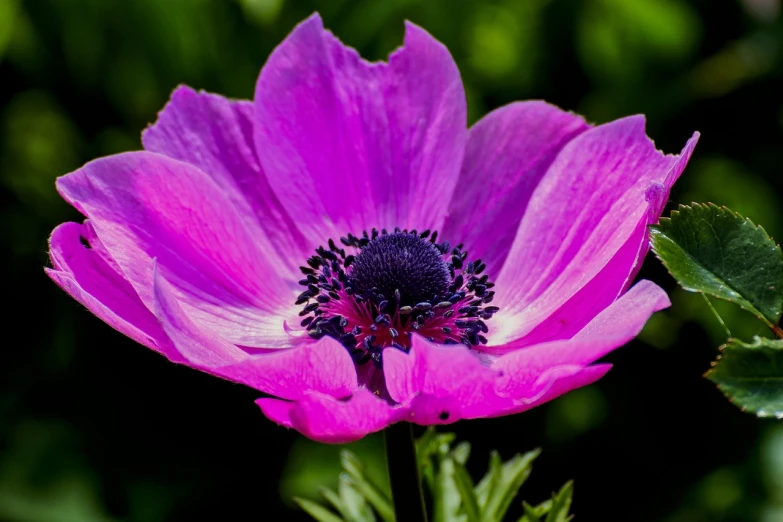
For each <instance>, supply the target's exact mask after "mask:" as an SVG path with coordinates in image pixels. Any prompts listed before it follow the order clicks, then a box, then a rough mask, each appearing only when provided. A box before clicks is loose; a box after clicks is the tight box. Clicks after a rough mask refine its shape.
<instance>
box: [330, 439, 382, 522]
mask: <svg viewBox="0 0 783 522" xmlns="http://www.w3.org/2000/svg"><path fill="white" fill-rule="evenodd" d="M340 462H341V463H342V465H343V469H345V471H346V473H347V474H348V477H349V478H350V483H351V485H352V486H353V487H354V488H356V490H357V491H358V492H359V493H361V494H362V495H363V496H364V498H366V499H367V502H369V503H370V505H372V507H373V508H375V511H377V512H378V515H380V517H381V519H383V520H384V522H396V521H395V516H394V507H393V506H392V503H391V500H390V499H389V498H388V497H387V496H386V494H385V493H384V492H383V490H382V489H381V488H380V487H379V486H378V485H377V484H375V483H373V482H372V481H371V480H370V479H369V478H368V477H367V476H366V475H365V473H364V466H363V465H362V463H361V462H360V461H359V459H357V458H356V455H354V454H353V453H351V452H350V451H342V452H341V453H340Z"/></svg>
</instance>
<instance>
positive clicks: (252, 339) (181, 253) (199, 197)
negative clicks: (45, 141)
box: [57, 152, 296, 348]
mask: <svg viewBox="0 0 783 522" xmlns="http://www.w3.org/2000/svg"><path fill="white" fill-rule="evenodd" d="M57 188H58V190H59V191H60V193H61V194H62V195H63V197H64V198H65V199H66V200H67V201H68V202H70V203H71V204H72V205H73V206H74V207H76V208H77V209H78V210H80V211H81V212H82V213H83V214H84V215H86V216H88V217H89V218H90V220H91V222H92V225H93V227H94V228H95V230H96V233H97V234H98V236H99V237H100V239H101V241H102V242H103V244H104V245H105V246H106V249H107V251H108V252H109V253H110V254H111V257H112V258H113V259H114V260H115V261H116V262H117V264H118V265H119V267H120V269H121V270H122V272H123V274H124V276H125V277H126V278H127V280H128V281H129V282H130V283H131V285H133V287H134V289H135V290H136V292H137V293H138V295H139V297H140V298H141V300H142V302H143V303H144V304H145V306H146V307H147V308H150V309H152V308H153V306H154V296H153V292H152V271H153V270H152V266H153V263H152V260H153V259H157V263H158V267H159V269H160V270H161V272H162V273H163V275H164V277H165V278H166V279H167V280H168V281H171V282H172V284H173V286H174V287H175V292H176V293H177V295H178V298H179V299H180V301H181V302H182V304H183V306H185V307H186V308H187V311H188V313H189V314H190V315H192V316H193V317H194V318H196V319H197V320H198V321H199V322H201V323H203V324H205V325H208V326H209V327H210V328H212V329H213V330H214V331H215V332H217V333H220V334H221V335H222V336H223V337H225V338H226V339H228V340H229V341H231V342H235V343H238V344H242V345H246V346H261V347H270V348H274V347H289V346H291V338H290V336H289V335H288V334H287V333H285V331H284V329H283V322H284V320H285V319H286V318H287V317H289V316H290V315H292V314H293V315H295V313H296V310H295V308H294V307H293V303H292V296H293V295H294V290H293V289H291V288H290V287H288V286H287V284H286V282H285V281H284V280H283V279H281V278H280V277H279V276H277V269H278V268H279V267H277V266H275V265H272V264H270V261H269V259H268V256H267V255H265V253H264V252H265V251H268V250H269V249H270V248H271V245H270V244H269V243H268V241H267V240H266V238H265V236H264V235H263V233H262V231H261V230H260V229H257V230H255V231H253V232H252V233H251V231H249V230H248V229H247V226H246V223H245V222H244V221H243V220H242V219H241V217H240V216H239V215H238V214H237V213H236V212H235V210H234V209H233V206H232V203H231V201H230V199H229V198H228V197H227V196H226V194H224V193H223V192H222V191H221V189H220V188H219V187H218V186H217V185H216V184H215V182H214V181H213V180H212V179H210V178H209V177H208V176H207V175H206V174H204V173H203V172H202V171H201V170H199V169H197V168H195V167H193V166H191V165H189V164H186V163H182V162H180V161H176V160H173V159H170V158H168V157H165V156H161V155H158V154H153V153H149V152H135V153H126V154H119V155H116V156H110V157H107V158H103V159H99V160H96V161H93V162H91V163H88V164H87V165H85V166H84V167H82V168H81V169H79V170H77V171H75V172H73V173H71V174H69V175H67V176H64V177H62V178H59V179H58V181H57Z"/></svg>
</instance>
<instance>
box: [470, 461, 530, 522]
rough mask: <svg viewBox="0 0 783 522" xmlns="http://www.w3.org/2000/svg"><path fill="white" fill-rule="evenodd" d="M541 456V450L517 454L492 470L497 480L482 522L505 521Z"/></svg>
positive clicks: (487, 502)
mask: <svg viewBox="0 0 783 522" xmlns="http://www.w3.org/2000/svg"><path fill="white" fill-rule="evenodd" d="M540 454H541V450H539V449H535V450H533V451H529V452H527V453H525V454H524V455H519V454H517V455H514V457H513V458H511V459H510V460H508V461H506V462H504V463H503V464H502V465H501V466H500V468H499V469H498V468H495V470H494V471H493V470H490V473H494V474H495V476H496V478H495V480H494V481H491V487H489V492H488V495H487V500H486V502H485V503H484V505H483V517H482V519H481V520H482V522H493V521H495V520H503V518H504V516H505V514H506V512H507V511H508V508H509V507H511V502H512V501H513V500H514V497H516V496H517V493H518V492H519V488H521V487H522V484H524V483H525V480H527V478H528V477H529V476H530V473H531V472H532V471H533V461H534V460H536V458H537V457H538V456H539V455H540ZM490 467H492V464H490ZM482 482H483V481H482ZM481 489H483V488H482V484H479V491H481Z"/></svg>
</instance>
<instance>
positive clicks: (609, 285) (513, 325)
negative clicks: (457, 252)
mask: <svg viewBox="0 0 783 522" xmlns="http://www.w3.org/2000/svg"><path fill="white" fill-rule="evenodd" d="M697 137H698V136H697V135H695V136H694V138H692V139H691V141H690V142H689V143H688V144H687V145H686V147H685V149H684V150H683V154H682V156H664V155H663V154H661V153H660V152H658V151H657V150H655V146H654V145H653V143H652V142H651V141H650V140H649V138H647V136H646V135H645V133H644V119H643V118H642V117H631V118H625V119H622V120H617V121H615V122H612V123H609V124H606V125H602V126H600V127H596V128H594V129H591V130H589V131H587V132H585V133H583V134H581V135H580V136H578V137H577V138H575V139H574V140H573V141H571V142H570V143H569V144H568V145H566V147H565V148H564V149H563V151H562V152H561V153H560V154H559V155H558V157H557V159H556V160H555V162H554V163H553V164H552V166H551V167H550V168H549V170H548V172H547V174H546V175H545V176H544V178H543V179H542V181H541V183H540V184H539V186H538V187H537V188H536V190H535V192H534V193H533V196H532V198H531V200H530V203H529V205H528V208H527V211H526V212H525V215H524V217H523V218H522V221H521V223H520V227H519V230H518V232H517V236H516V239H515V241H514V244H513V246H512V248H511V251H510V252H509V255H508V257H507V260H506V264H505V266H504V267H503V269H502V270H501V273H500V275H499V276H498V278H497V289H498V294H497V298H496V302H497V303H498V306H500V307H501V313H500V314H498V315H497V316H496V317H497V318H498V319H499V321H500V322H501V324H503V325H504V326H505V327H504V328H501V329H499V330H495V331H494V332H493V339H492V342H493V344H496V345H500V344H505V343H507V342H509V341H512V340H514V339H518V338H521V337H525V336H527V335H529V334H530V333H531V332H532V331H533V330H534V329H535V328H536V326H538V325H540V324H541V323H544V322H545V321H546V320H547V318H549V317H551V316H552V315H553V314H555V313H556V312H557V311H558V310H559V309H560V310H561V311H560V313H559V316H558V318H557V319H556V320H554V321H551V322H550V327H554V328H558V326H557V324H558V320H559V318H561V317H563V318H566V319H567V320H570V321H572V322H573V323H574V324H573V325H572V326H571V327H569V328H567V329H566V330H565V331H564V333H563V334H562V335H568V333H570V332H573V331H576V330H578V329H579V328H580V327H581V326H582V325H584V324H586V323H587V322H588V321H589V319H590V318H591V317H592V316H593V315H595V313H597V312H598V311H599V310H601V309H602V308H603V307H605V306H607V305H608V304H609V303H610V302H611V301H612V300H613V299H614V298H616V297H617V295H619V294H620V293H621V292H622V291H623V289H624V288H625V287H626V286H627V284H628V281H629V280H630V279H631V278H632V276H633V274H635V272H636V270H637V269H638V262H639V260H640V259H641V257H642V256H643V254H644V253H646V245H645V238H646V233H647V232H646V225H647V224H648V223H649V222H650V220H651V219H657V214H658V213H659V212H660V209H661V207H660V202H661V201H662V200H665V198H664V197H662V193H663V192H665V193H666V194H668V190H669V187H670V185H668V184H671V183H673V182H674V180H675V179H676V177H677V176H678V175H679V173H680V172H681V171H682V169H683V168H684V167H685V164H686V163H687V159H688V158H689V156H690V152H691V151H692V149H693V146H694V144H695V140H696V139H697ZM651 187H657V192H658V193H657V194H656V195H655V197H654V198H652V200H651V201H648V199H649V198H650V196H651V191H650V189H651ZM618 253H620V254H619V257H616V256H618ZM613 259H615V261H617V260H618V259H619V260H621V261H619V262H616V263H615V264H613V265H611V268H608V269H607V270H604V269H605V268H607V266H608V265H610V263H611V262H612V260H613ZM596 278H598V280H597V281H595V282H594V284H593V289H599V290H600V292H599V293H598V294H597V295H595V296H594V298H593V299H592V300H591V299H589V298H587V297H589V294H582V296H580V297H578V298H577V300H576V301H575V305H574V306H571V307H567V308H566V309H565V310H566V311H565V312H564V311H563V309H562V308H561V307H563V306H564V305H565V304H566V303H567V302H568V301H569V300H570V299H572V298H574V296H575V295H577V294H578V292H579V291H580V290H581V289H583V288H585V287H586V285H588V283H590V282H591V281H594V280H595V279H596ZM546 338H552V335H551V333H550V332H549V331H548V330H544V331H542V330H539V331H538V332H536V337H534V338H531V339H529V340H528V344H530V343H533V342H537V340H542V339H546Z"/></svg>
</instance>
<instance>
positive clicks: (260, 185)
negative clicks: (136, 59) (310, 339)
mask: <svg viewBox="0 0 783 522" xmlns="http://www.w3.org/2000/svg"><path fill="white" fill-rule="evenodd" d="M253 116H254V114H253V104H252V103H251V102H248V101H232V100H228V99H226V98H224V97H222V96H218V95H216V94H207V93H197V92H195V91H194V90H193V89H191V88H190V87H186V86H180V87H178V88H177V89H176V90H175V91H174V92H173V93H172V95H171V101H170V102H169V103H168V105H166V107H165V108H164V109H163V110H162V111H161V112H160V114H159V115H158V121H157V122H156V123H155V124H154V125H151V126H150V127H148V128H147V129H146V130H145V131H144V133H143V134H142V142H143V143H144V148H145V149H146V150H148V151H150V152H158V153H160V154H165V155H166V156H169V157H171V158H174V159H178V160H181V161H184V162H186V163H190V164H191V165H195V166H196V167H198V168H199V169H200V170H201V171H203V172H204V173H205V174H207V175H208V176H209V177H210V178H212V180H213V181H214V182H215V184H217V185H218V186H219V187H220V190H221V191H222V192H223V193H224V194H225V195H226V197H227V199H228V200H229V201H230V202H231V206H232V207H233V208H234V209H235V210H236V212H237V213H238V214H239V216H240V217H241V218H242V219H243V220H245V221H246V225H247V227H248V229H249V230H255V228H256V227H259V226H260V227H261V228H262V229H263V230H264V231H265V232H266V235H267V237H268V238H269V242H270V244H271V245H272V247H273V248H272V249H270V250H268V251H267V252H266V253H267V255H268V256H269V257H270V258H271V262H272V263H273V264H275V265H276V266H278V267H279V268H280V269H281V275H283V274H285V273H286V272H284V271H282V269H283V268H285V269H286V270H287V275H288V276H289V277H291V278H295V277H296V275H297V274H298V273H299V271H298V269H297V267H298V264H299V263H301V261H302V260H303V259H305V258H306V257H307V256H308V255H309V252H310V249H311V248H313V246H314V245H307V243H306V242H305V240H304V237H302V234H301V233H300V232H299V229H298V228H297V227H296V225H295V224H294V221H293V219H291V217H290V216H288V214H287V213H286V212H285V210H284V209H283V207H282V206H281V205H280V202H279V201H278V200H277V197H276V196H275V194H274V192H272V189H271V187H270V186H269V182H268V181H267V179H266V177H265V176H264V173H263V172H262V171H261V166H260V165H259V163H258V157H257V156H256V151H255V145H254V144H253Z"/></svg>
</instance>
